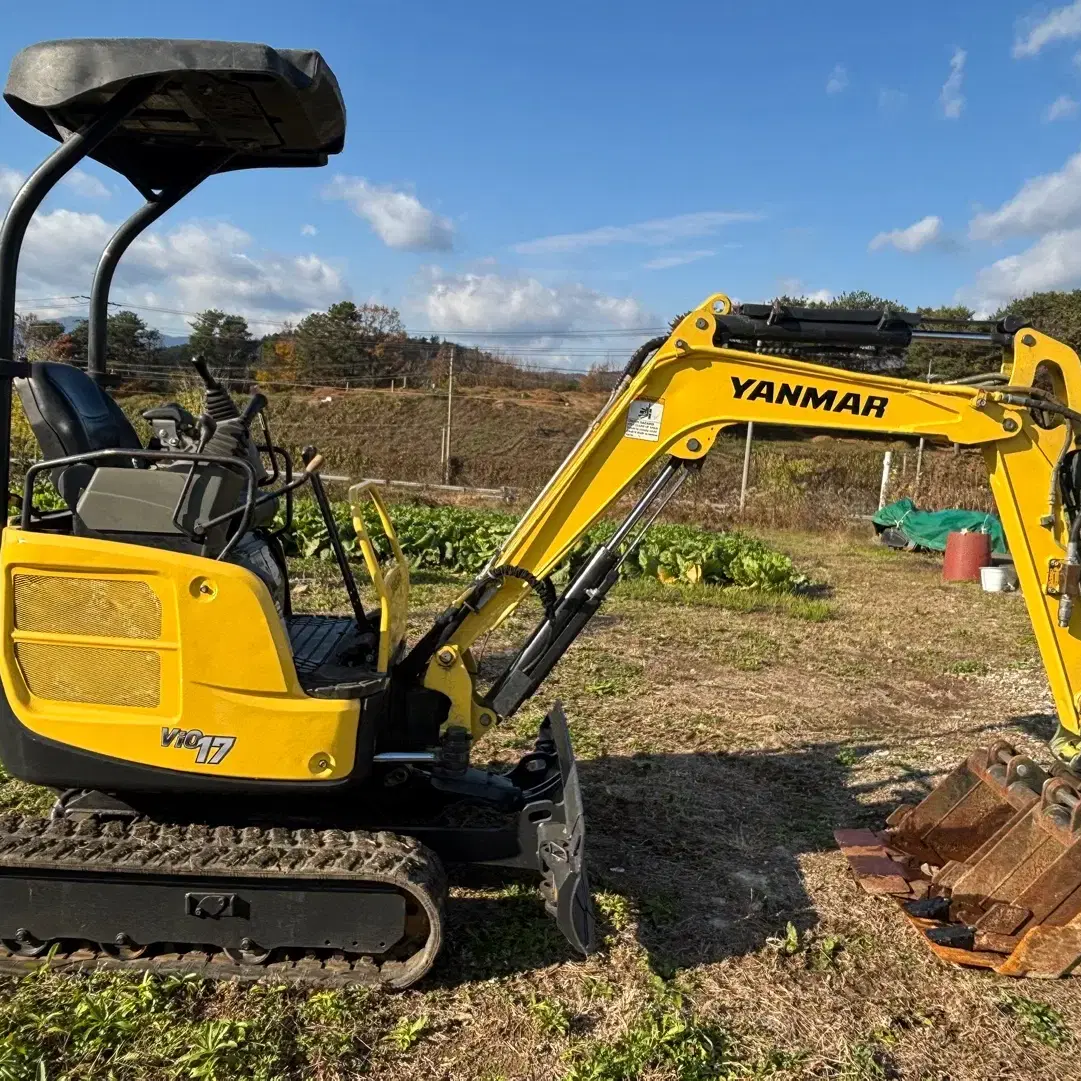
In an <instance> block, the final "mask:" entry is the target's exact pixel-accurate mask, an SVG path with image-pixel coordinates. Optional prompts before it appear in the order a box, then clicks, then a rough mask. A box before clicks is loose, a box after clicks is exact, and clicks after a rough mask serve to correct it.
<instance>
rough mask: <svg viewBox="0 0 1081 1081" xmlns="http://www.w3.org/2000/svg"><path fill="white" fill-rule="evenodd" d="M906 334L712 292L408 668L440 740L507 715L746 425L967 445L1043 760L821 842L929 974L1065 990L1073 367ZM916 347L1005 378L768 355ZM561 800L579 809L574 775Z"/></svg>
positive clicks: (1078, 559)
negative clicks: (1033, 645) (1016, 629)
mask: <svg viewBox="0 0 1081 1081" xmlns="http://www.w3.org/2000/svg"><path fill="white" fill-rule="evenodd" d="M923 322H924V321H923V320H921V318H920V317H919V316H918V315H907V314H904V313H889V312H873V313H869V312H830V313H827V312H820V311H817V310H815V309H784V308H781V307H780V306H777V305H775V306H774V307H773V308H765V307H763V306H744V307H743V308H741V309H739V310H734V309H733V305H732V303H731V302H730V300H729V299H728V298H727V297H725V296H723V295H716V296H712V297H709V298H708V299H707V300H706V301H705V302H704V303H703V304H702V305H701V306H699V307H698V308H697V309H695V310H694V311H692V312H690V313H689V314H688V315H686V316H685V317H684V318H683V319H682V320H681V321H680V323H679V325H678V326H677V327H676V328H675V329H674V330H673V332H672V333H671V335H670V336H669V337H668V338H667V339H664V340H663V341H662V340H655V341H654V342H651V343H648V346H647V347H644V348H643V349H642V350H640V351H639V352H638V353H637V354H636V355H635V357H634V358H633V359H632V361H631V363H630V364H629V365H628V367H627V370H626V371H625V372H624V374H623V377H622V379H621V381H620V383H619V385H618V386H617V387H616V389H615V390H614V391H613V393H612V395H611V397H610V399H609V401H608V402H607V404H606V405H605V407H604V408H603V409H602V410H601V412H600V414H599V415H598V416H597V418H596V419H595V420H594V422H593V423H592V425H591V426H590V428H589V429H588V431H587V432H586V433H585V435H584V436H583V437H582V439H581V440H580V441H579V443H578V445H577V446H576V447H575V448H574V450H573V451H572V452H571V454H570V455H569V456H568V457H567V459H566V461H565V462H564V463H563V465H562V466H561V467H560V469H559V470H558V471H557V472H556V474H555V475H554V476H553V477H552V479H551V480H550V481H549V483H548V484H547V486H546V487H545V488H544V490H543V491H542V492H541V493H540V495H539V496H538V497H537V499H536V501H535V502H534V504H533V505H532V507H530V509H529V510H528V511H527V513H526V514H525V515H524V516H523V518H522V519H521V521H520V522H519V523H518V525H517V527H516V528H515V530H514V531H513V532H512V533H511V535H510V536H509V537H508V538H507V540H506V542H505V544H504V545H503V547H502V548H501V549H500V551H499V552H498V553H497V555H496V556H495V557H494V558H493V559H492V561H491V562H490V563H489V565H488V567H487V568H486V569H485V571H484V572H482V574H481V575H480V576H479V577H478V579H477V580H476V581H475V582H474V583H473V585H472V586H471V587H470V589H469V590H467V591H466V592H465V593H464V594H463V595H462V596H461V597H460V598H459V599H458V601H457V602H456V604H455V605H453V606H452V607H451V608H449V609H448V610H447V611H446V612H445V613H444V614H443V615H442V616H441V617H440V619H439V620H437V621H436V624H435V626H434V627H433V628H432V630H431V631H430V632H429V633H428V634H427V635H426V636H425V637H424V638H423V639H422V640H421V642H420V643H418V645H417V646H416V647H414V650H413V652H412V654H411V655H410V657H409V658H408V659H407V661H406V665H407V666H413V670H414V673H415V674H416V676H417V677H418V678H422V679H423V683H424V685H425V687H427V688H428V689H429V690H434V691H439V692H441V693H442V694H443V695H445V696H446V697H447V698H448V699H449V700H450V703H451V704H450V711H449V714H448V718H447V721H446V726H445V728H446V730H449V729H450V728H451V726H456V727H457V731H458V732H461V731H462V730H463V729H464V730H467V731H468V732H469V733H470V734H471V736H472V737H473V738H474V739H475V738H477V737H479V736H481V735H482V734H483V733H484V732H485V731H486V730H487V729H489V728H490V726H491V725H493V724H495V723H497V722H498V720H500V719H502V718H505V717H508V716H510V715H511V714H513V713H514V711H515V710H517V709H518V708H519V706H520V705H521V704H522V703H523V702H524V701H526V700H527V699H528V698H529V696H530V695H532V694H533V693H534V692H535V691H536V689H537V688H538V687H539V686H540V684H541V683H542V682H543V680H544V679H545V677H546V676H547V675H548V673H549V672H550V671H551V670H552V668H553V667H554V666H555V664H556V663H557V662H558V660H559V658H560V657H561V656H562V655H563V653H564V652H565V651H566V650H567V648H568V647H569V646H570V644H571V643H572V642H573V641H574V639H575V638H576V636H577V635H578V634H579V633H580V632H581V631H582V629H583V628H584V626H585V625H586V623H587V622H588V621H589V619H590V618H591V616H592V615H593V613H594V612H595V611H596V610H597V608H598V607H599V606H600V604H601V602H602V601H603V599H604V596H605V594H606V593H607V592H608V590H609V589H610V588H611V587H612V585H613V584H614V583H615V582H616V580H617V578H618V574H619V564H620V562H621V560H622V559H624V558H626V556H627V555H628V554H629V552H630V551H632V550H633V547H634V544H635V541H636V538H637V537H639V536H640V534H641V532H642V531H643V530H644V529H645V528H646V527H647V526H648V524H649V522H650V521H651V520H652V519H653V518H654V517H655V516H656V514H657V513H659V511H660V510H661V509H662V508H663V506H664V504H665V502H667V500H668V499H670V498H671V497H672V495H673V494H674V492H675V491H676V490H677V489H678V487H679V485H680V483H682V481H683V480H684V479H685V478H686V477H687V476H688V475H690V474H691V473H693V472H694V471H695V470H696V469H697V468H699V466H700V465H701V461H702V459H703V457H704V456H705V455H706V454H707V453H708V452H709V450H710V448H711V447H712V445H713V443H714V442H715V440H716V438H717V435H718V433H719V432H720V431H721V430H722V429H723V428H725V427H728V426H731V425H734V424H741V423H746V422H748V421H753V422H755V423H757V424H770V425H793V426H798V427H800V428H804V429H806V428H821V429H828V430H832V431H840V432H846V433H851V434H853V435H859V434H866V435H868V436H880V435H891V434H892V435H905V436H919V437H923V438H926V439H928V440H930V441H932V442H938V443H948V442H952V443H957V444H961V445H963V446H969V447H979V448H980V450H981V452H982V453H983V456H984V460H985V463H986V465H987V470H988V474H989V477H990V482H991V488H992V492H993V493H994V497H995V502H996V504H997V507H998V512H999V515H1000V517H1001V519H1002V525H1003V529H1004V531H1005V534H1006V539H1007V541H1008V543H1009V547H1010V551H1011V554H1012V556H1013V559H1014V562H1015V565H1016V568H1017V575H1018V580H1019V583H1020V587H1021V590H1022V592H1023V594H1024V599H1025V603H1026V605H1027V608H1028V614H1029V617H1030V619H1031V622H1032V626H1033V629H1034V632H1035V637H1036V641H1037V643H1038V646H1039V650H1040V654H1041V657H1042V660H1043V664H1044V668H1045V670H1046V672H1047V676H1048V680H1049V682H1050V686H1051V690H1052V693H1053V695H1054V699H1055V704H1056V707H1057V711H1058V717H1059V729H1058V732H1057V733H1056V736H1055V738H1054V739H1052V741H1051V749H1052V751H1053V752H1055V753H1056V755H1057V756H1058V757H1059V759H1060V765H1058V766H1056V767H1055V769H1054V770H1053V771H1052V772H1050V773H1049V772H1048V771H1047V770H1045V769H1044V768H1043V767H1041V766H1040V765H1039V764H1037V763H1036V762H1035V761H1034V760H1032V759H1031V758H1028V757H1026V756H1025V755H1022V754H1018V753H1017V752H1016V751H1015V750H1014V748H1013V747H1011V746H1010V745H1009V744H1007V743H1005V742H1003V741H999V742H998V743H996V744H995V745H994V746H992V747H990V748H988V749H985V750H982V751H977V752H976V753H974V754H973V755H971V756H970V757H969V758H968V759H967V760H966V761H965V762H963V763H962V764H961V765H960V766H958V767H957V769H955V770H954V771H953V772H952V773H950V774H949V775H948V776H947V777H946V778H945V779H944V780H943V782H942V783H941V784H939V785H938V786H937V787H936V788H935V789H934V790H933V791H932V792H931V793H930V794H929V795H928V796H927V797H926V798H925V799H924V800H923V801H922V802H921V803H920V804H918V805H917V806H913V807H907V806H906V807H901V808H898V809H897V810H896V811H895V812H894V813H893V814H892V815H891V816H890V818H889V820H888V828H887V829H885V830H884V831H881V832H875V831H872V830H866V829H862V830H839V831H838V833H837V840H838V843H839V844H840V846H841V848H842V850H843V851H844V853H845V855H846V856H847V857H848V860H849V863H850V865H851V867H852V869H853V871H854V872H855V875H856V878H857V880H858V881H859V882H860V883H861V884H862V885H863V886H864V888H865V889H866V890H867V891H868V892H870V893H874V894H885V895H889V896H892V897H893V898H894V899H895V900H896V901H897V902H898V903H899V904H900V905H901V907H902V909H903V910H904V912H905V915H906V916H907V918H908V920H909V921H910V922H911V923H912V924H913V925H914V926H915V927H916V928H917V930H918V931H919V932H920V933H921V935H922V936H923V937H924V939H925V941H926V942H927V943H928V944H929V945H930V946H931V948H932V949H933V950H934V952H935V953H936V954H937V955H938V956H939V957H940V958H941V959H943V960H944V961H947V962H949V963H952V964H958V965H966V966H975V967H984V968H991V969H994V970H995V971H996V972H999V973H1002V974H1006V975H1014V976H1040V977H1053V976H1059V975H1064V974H1067V973H1072V972H1074V971H1081V780H1079V779H1078V777H1077V776H1076V775H1075V774H1072V773H1070V772H1069V771H1068V770H1066V769H1064V768H1063V765H1062V764H1061V763H1062V762H1066V763H1067V764H1071V765H1076V764H1077V763H1078V762H1079V761H1081V753H1079V751H1081V743H1079V742H1078V739H1077V737H1078V735H1079V734H1081V724H1079V719H1078V710H1079V707H1081V627H1079V620H1081V612H1077V611H1076V610H1075V601H1076V600H1077V598H1078V596H1079V580H1081V468H1079V466H1081V455H1079V454H1078V453H1077V451H1076V449H1075V424H1078V423H1081V364H1079V361H1078V357H1077V354H1076V353H1074V351H1073V350H1072V349H1070V348H1069V347H1068V346H1066V345H1064V344H1062V343H1061V342H1057V341H1055V340H1054V339H1052V338H1049V337H1047V336H1046V335H1043V334H1040V333H1039V332H1038V331H1036V330H1034V329H1032V328H1030V327H1027V326H1024V325H1023V324H1021V323H1020V322H1019V321H1009V320H1008V321H1004V322H1003V323H1000V324H998V325H996V326H988V327H986V328H985V329H981V330H976V331H968V332H965V331H953V330H946V329H940V328H936V327H934V326H931V327H930V329H921V324H922V323H923ZM921 338H926V339H932V340H933V339H939V340H941V339H955V338H960V339H964V340H970V341H977V342H983V343H986V344H988V345H993V346H995V347H997V348H998V349H1000V350H1001V356H1002V361H1001V369H1000V370H999V371H997V372H989V373H986V374H984V375H981V376H976V377H971V378H969V379H967V380H963V381H961V382H958V383H950V384H935V383H930V382H915V381H911V380H903V379H895V378H890V377H888V376H886V375H882V374H877V373H868V372H861V371H852V370H845V369H841V368H837V367H831V366H824V365H821V364H816V363H809V362H808V361H807V360H806V359H794V358H792V357H788V356H782V355H773V354H772V353H770V352H768V350H769V349H770V348H771V347H772V348H774V349H776V350H777V352H781V351H784V350H789V349H790V347H791V345H792V344H793V343H797V344H800V345H801V346H803V345H806V344H808V343H809V344H810V345H812V346H819V347H825V348H826V349H827V350H828V349H829V348H830V347H837V346H844V347H847V348H848V349H849V350H851V351H855V352H856V353H857V355H858V351H859V350H861V349H868V348H870V349H874V348H878V347H880V346H883V345H885V346H888V347H898V346H900V347H905V346H907V345H909V344H911V343H912V342H913V341H916V340H919V339H921ZM799 351H800V352H801V353H806V352H808V351H813V349H812V350H807V349H805V348H802V347H801V348H800V350H799ZM658 464H659V466H660V468H659V469H658V470H657V471H656V473H655V475H653V476H652V477H651V478H650V479H649V480H648V481H647V482H646V485H645V492H644V494H642V495H641V496H640V497H639V498H637V500H636V501H634V502H633V505H632V506H631V508H630V510H629V511H628V512H627V513H626V515H625V517H624V518H623V521H622V522H621V523H620V525H619V526H618V527H617V529H616V532H615V534H614V535H613V536H612V537H611V538H610V539H609V540H607V541H606V542H604V543H602V544H600V545H599V546H598V547H597V548H596V549H595V550H594V551H593V552H592V553H591V555H590V556H589V557H588V559H587V560H586V562H585V564H584V565H583V566H582V567H581V569H579V570H578V571H577V572H576V573H575V574H574V575H573V576H572V577H571V579H570V580H569V582H568V583H567V585H566V586H565V588H564V589H563V591H562V593H561V594H560V595H558V596H557V595H556V593H555V590H554V588H553V586H552V584H551V579H550V576H551V574H552V572H553V571H554V570H555V569H556V568H557V567H558V566H559V565H560V564H561V563H562V562H563V561H564V560H565V559H566V557H567V556H568V554H569V553H570V552H571V550H572V549H573V548H574V547H575V546H576V545H577V544H578V542H579V541H580V540H581V539H582V537H583V536H584V535H585V533H586V531H587V530H588V529H589V528H590V526H591V525H593V523H594V522H596V521H597V520H598V519H599V518H600V517H601V516H603V515H605V514H606V513H608V512H610V511H612V510H613V509H614V508H615V507H616V505H617V502H618V501H620V499H621V497H622V496H623V495H624V494H625V493H626V492H627V490H628V489H629V488H630V487H631V486H632V485H633V484H634V483H635V482H636V481H638V480H641V479H643V478H645V477H646V476H647V474H649V472H650V469H651V467H656V466H657V465H658ZM530 590H532V591H534V592H536V593H537V594H538V595H539V596H540V597H541V599H542V601H543V603H544V609H545V611H544V617H543V618H542V619H541V621H540V622H539V623H538V624H537V626H536V627H535V629H534V630H533V632H532V633H531V634H530V636H529V637H528V639H527V640H526V642H525V643H524V645H523V646H522V647H521V648H520V649H519V651H518V653H517V654H516V655H515V656H514V658H513V659H512V660H511V662H510V663H509V665H508V666H507V668H506V669H505V671H504V672H503V673H502V674H501V675H500V676H499V677H498V678H497V679H496V680H495V682H494V683H493V684H492V685H491V686H490V687H488V688H487V689H484V690H482V689H480V688H478V687H477V685H476V683H477V666H476V664H475V663H474V660H473V658H472V655H471V653H470V647H471V646H472V645H473V643H474V642H476V640H477V639H478V637H480V636H481V635H483V634H485V633H487V632H488V631H490V630H491V629H493V628H494V627H496V626H498V625H499V624H500V623H501V622H502V621H503V620H505V619H506V618H507V617H508V616H509V615H510V614H511V612H513V611H514V609H515V608H516V607H517V606H518V604H520V603H521V601H522V600H523V599H524V597H525V596H526V595H527V593H528V592H529V591H530ZM560 728H561V732H562V735H563V737H564V739H565V737H566V731H565V728H562V725H560ZM569 754H570V748H569V745H568V746H567V747H566V748H565V751H564V757H568V760H569ZM572 791H573V794H574V797H575V806H579V803H580V801H579V800H578V796H577V782H576V781H575V782H574V785H573V788H572ZM579 856H580V853H579ZM581 882H582V883H584V878H583V879H581ZM582 888H584V887H582ZM582 888H579V889H577V891H576V892H577V893H581V892H582ZM566 892H567V894H568V895H570V892H571V891H570V890H568V891H566Z"/></svg>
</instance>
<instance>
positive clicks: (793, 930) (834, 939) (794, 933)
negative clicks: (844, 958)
mask: <svg viewBox="0 0 1081 1081" xmlns="http://www.w3.org/2000/svg"><path fill="white" fill-rule="evenodd" d="M766 945H767V946H768V947H769V948H770V949H771V950H773V951H774V952H775V953H776V954H777V955H778V956H780V957H802V958H803V963H804V965H805V966H806V967H807V968H809V969H811V971H813V972H823V971H825V970H826V969H828V968H831V967H832V966H833V964H834V962H835V961H836V959H837V956H838V954H840V953H841V951H842V950H843V949H844V947H845V941H844V939H843V938H841V936H840V935H825V936H824V937H822V938H818V937H817V936H816V935H815V933H814V932H813V931H805V932H803V933H802V934H801V933H800V931H799V928H797V927H796V925H795V924H794V923H792V922H791V921H790V922H789V923H787V924H786V925H785V929H784V935H783V936H781V937H780V938H769V939H766Z"/></svg>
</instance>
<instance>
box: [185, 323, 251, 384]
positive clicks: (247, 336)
mask: <svg viewBox="0 0 1081 1081" xmlns="http://www.w3.org/2000/svg"><path fill="white" fill-rule="evenodd" d="M189 326H190V327H191V336H190V337H189V338H188V346H189V347H190V349H191V353H192V355H193V356H201V357H202V358H203V359H204V360H205V361H206V362H207V363H208V364H209V365H210V367H211V368H213V369H215V370H217V371H220V372H222V373H224V374H225V375H227V376H233V377H239V378H243V377H244V376H245V375H246V374H247V369H248V365H249V363H250V361H251V360H252V357H253V355H254V353H255V350H256V345H255V341H254V339H253V338H252V336H251V331H250V330H249V329H248V321H247V319H245V318H244V316H242V315H231V314H227V313H226V312H223V311H221V310H220V309H218V308H208V309H207V310H206V311H205V312H200V313H199V314H198V315H197V316H196V317H195V318H194V319H193V320H192V321H191V323H190V324H189Z"/></svg>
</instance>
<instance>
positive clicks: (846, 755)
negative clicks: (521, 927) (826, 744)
mask: <svg viewBox="0 0 1081 1081" xmlns="http://www.w3.org/2000/svg"><path fill="white" fill-rule="evenodd" d="M834 757H835V758H836V760H837V763H838V765H841V766H854V765H855V764H856V763H857V762H858V761H859V760H860V753H859V751H857V750H856V748H855V747H842V748H841V749H840V750H839V751H838V752H837V754H836V755H835V756H834Z"/></svg>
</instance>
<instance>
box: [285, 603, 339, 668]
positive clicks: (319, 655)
mask: <svg viewBox="0 0 1081 1081" xmlns="http://www.w3.org/2000/svg"><path fill="white" fill-rule="evenodd" d="M353 626H354V623H353V620H352V618H351V617H350V616H318V615H316V616H312V615H304V616H292V617H290V619H289V621H288V623H287V629H288V631H289V642H290V644H291V645H292V647H293V664H294V665H295V666H296V670H297V675H298V676H300V678H301V679H302V680H303V679H304V677H305V676H308V675H311V674H312V673H313V672H314V671H315V670H316V669H317V668H318V667H319V666H320V665H323V664H326V663H327V661H329V660H330V659H331V658H332V657H333V656H334V653H335V651H336V650H337V648H338V646H339V644H340V643H341V641H342V639H343V638H344V637H345V636H346V635H347V634H348V633H349V632H350V631H351V630H352V629H353Z"/></svg>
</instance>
